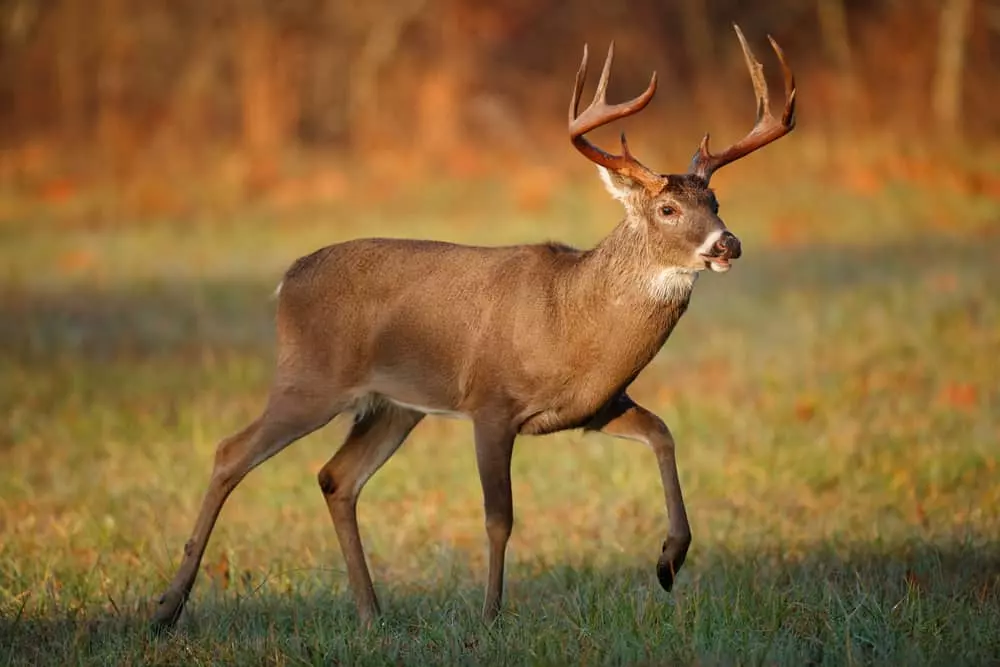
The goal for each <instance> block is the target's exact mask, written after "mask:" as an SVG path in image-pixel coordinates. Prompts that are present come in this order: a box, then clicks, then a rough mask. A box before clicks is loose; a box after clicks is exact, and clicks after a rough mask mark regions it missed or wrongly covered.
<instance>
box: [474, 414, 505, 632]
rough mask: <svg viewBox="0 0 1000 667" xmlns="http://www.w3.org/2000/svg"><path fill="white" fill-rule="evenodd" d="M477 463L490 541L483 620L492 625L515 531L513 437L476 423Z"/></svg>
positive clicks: (498, 608)
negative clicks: (511, 538) (512, 464)
mask: <svg viewBox="0 0 1000 667" xmlns="http://www.w3.org/2000/svg"><path fill="white" fill-rule="evenodd" d="M475 432H476V463H477V465H478V466H479V479H480V481H481V482H482V485H483V510H484V513H485V515H486V535H487V537H488V538H489V543H490V544H489V550H490V555H489V558H490V560H489V568H490V570H489V575H488V576H487V582H486V599H485V601H484V602H483V621H485V622H486V623H492V622H493V621H494V620H495V619H496V617H497V615H498V614H499V613H500V604H501V602H502V600H503V568H504V558H505V556H506V553H507V541H508V540H509V539H510V533H511V531H512V530H513V528H514V499H513V495H512V493H511V489H510V458H511V455H512V454H513V451H514V434H513V433H512V432H511V431H510V430H509V429H507V428H498V427H495V426H491V425H487V424H484V423H480V422H476V425H475Z"/></svg>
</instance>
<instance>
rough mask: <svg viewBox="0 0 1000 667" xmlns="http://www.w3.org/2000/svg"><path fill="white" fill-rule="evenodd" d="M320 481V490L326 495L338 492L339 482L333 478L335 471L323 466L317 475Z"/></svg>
mask: <svg viewBox="0 0 1000 667" xmlns="http://www.w3.org/2000/svg"><path fill="white" fill-rule="evenodd" d="M316 478H317V480H318V481H319V490H320V491H322V492H323V495H324V496H327V497H330V496H332V495H333V494H335V493H336V492H337V482H336V481H335V480H334V479H333V473H332V472H330V471H329V470H327V469H326V468H323V469H322V470H320V471H319V474H318V475H317V476H316Z"/></svg>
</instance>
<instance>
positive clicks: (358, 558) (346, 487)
mask: <svg viewBox="0 0 1000 667" xmlns="http://www.w3.org/2000/svg"><path fill="white" fill-rule="evenodd" d="M423 418H424V414H423V413H421V412H416V411H413V410H407V409H405V408H401V407H398V406H395V405H392V404H390V403H385V402H381V403H376V404H374V405H373V406H372V407H371V409H370V410H369V411H368V412H366V413H359V414H358V415H357V417H355V421H354V426H352V427H351V431H350V433H349V434H348V435H347V439H346V440H345V441H344V444H343V445H341V447H340V449H339V450H338V451H337V453H336V454H335V455H334V456H333V458H331V459H330V460H329V461H328V462H327V463H326V465H324V466H323V468H322V469H321V470H320V471H319V474H318V475H317V478H318V480H319V487H320V490H321V491H322V492H323V497H324V498H325V499H326V505H327V508H328V509H329V510H330V517H331V518H332V519H333V527H334V529H335V530H336V531H337V540H338V541H339V543H340V550H341V552H342V553H343V555H344V562H345V564H346V566H347V578H348V582H349V584H350V587H351V592H352V593H353V594H354V602H355V604H356V605H357V609H358V617H359V618H360V619H361V622H362V623H363V624H365V625H368V624H370V623H371V622H372V620H374V618H375V617H376V616H377V615H378V613H379V606H378V599H377V598H376V596H375V588H374V586H373V585H372V578H371V574H370V573H369V572H368V565H367V564H366V563H365V552H364V546H363V545H362V543H361V534H360V533H359V532H358V514H357V507H358V496H359V495H360V494H361V490H362V489H363V488H364V486H365V483H366V482H367V481H368V480H369V479H370V478H371V476H372V475H374V474H375V472H376V471H377V470H378V469H379V468H381V467H382V464H384V463H385V462H386V461H388V460H389V457H390V456H392V455H393V454H394V453H395V452H396V450H397V449H399V447H400V445H402V444H403V441H404V440H405V439H406V436H407V435H409V434H410V431H412V430H413V428H414V427H415V426H416V425H417V424H418V423H420V420H421V419H423Z"/></svg>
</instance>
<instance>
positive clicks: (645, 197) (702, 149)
mask: <svg viewBox="0 0 1000 667" xmlns="http://www.w3.org/2000/svg"><path fill="white" fill-rule="evenodd" d="M733 27H734V28H735V29H736V35H737V37H738V38H739V40H740V45H741V46H742V47H743V55H744V58H745V59H746V63H747V68H748V69H749V70H750V76H751V79H752V80H753V86H754V92H755V94H756V96H757V122H756V123H755V124H754V127H753V129H752V130H750V132H749V133H748V134H747V135H746V136H745V137H744V138H743V139H741V140H740V141H738V142H736V143H735V144H733V145H732V146H730V147H729V148H727V149H726V150H724V151H722V152H721V153H718V154H713V153H711V152H710V151H709V148H708V135H707V134H706V135H705V137H704V139H702V142H701V145H700V146H699V147H698V150H697V152H696V153H695V155H694V158H693V159H692V161H691V166H690V168H689V169H688V172H687V173H686V174H658V173H656V172H654V171H652V170H651V169H649V168H648V167H646V166H645V165H643V164H642V163H641V162H639V161H638V160H637V159H636V158H635V157H634V156H633V155H632V154H631V153H630V152H629V148H628V143H627V141H626V140H625V133H624V132H623V133H622V135H621V154H620V155H612V154H610V153H607V152H605V151H603V150H601V149H600V148H598V147H597V146H595V145H593V144H592V143H590V142H589V141H588V140H587V139H586V138H585V137H584V135H585V134H586V133H587V132H590V131H591V130H593V129H595V128H598V127H600V126H602V125H606V124H608V123H610V122H612V121H615V120H618V119H620V118H625V117H627V116H631V115H633V114H636V113H638V112H639V111H641V110H642V109H644V108H645V107H646V105H647V104H649V102H650V101H651V100H652V99H653V95H654V94H655V93H656V73H655V72H654V73H653V76H652V78H651V79H650V82H649V86H648V87H647V88H646V90H645V92H643V93H642V94H641V95H639V96H638V97H636V98H635V99H632V100H630V101H628V102H622V103H621V104H614V105H609V104H608V103H607V99H606V95H607V87H608V79H609V77H610V74H611V63H612V61H613V59H614V43H613V42H612V44H611V46H610V48H609V49H608V57H607V59H606V60H605V61H604V70H603V71H602V73H601V79H600V81H599V82H598V84H597V91H596V93H595V94H594V99H593V101H592V102H591V103H590V106H588V107H587V108H586V109H584V111H583V112H582V113H577V111H578V108H579V104H580V93H581V92H582V91H583V84H584V80H585V79H586V76H587V47H586V46H584V48H583V62H581V63H580V69H579V70H578V71H577V74H576V84H575V87H574V89H573V98H572V100H571V102H570V107H569V134H570V139H571V140H572V142H573V145H574V146H576V148H577V150H579V151H580V152H581V153H583V155H584V156H586V157H587V159H589V160H590V161H591V162H594V163H595V164H597V165H598V171H599V173H600V176H601V179H602V180H603V181H604V184H605V186H606V187H607V189H608V191H609V192H610V193H611V195H612V196H613V197H614V198H615V199H617V200H619V201H620V202H622V204H623V205H624V206H625V212H626V216H627V220H628V221H629V222H630V224H632V225H633V226H635V227H638V228H640V229H641V230H642V231H644V233H645V236H646V239H647V244H648V246H649V251H650V254H651V255H652V256H654V257H656V259H657V261H658V262H659V263H661V265H662V266H664V267H671V268H673V269H677V270H682V271H691V272H694V271H700V270H702V269H705V268H711V269H712V270H713V271H716V272H725V271H728V270H729V268H730V266H731V261H732V260H734V259H736V258H738V257H739V256H740V255H741V252H742V251H741V247H740V241H739V239H738V238H736V236H735V235H734V234H733V233H732V232H730V231H729V230H728V229H726V225H725V223H723V222H722V219H721V218H720V217H719V203H718V201H717V200H716V198H715V193H714V192H713V191H712V190H711V189H710V188H709V186H708V184H709V180H710V179H711V177H712V174H713V173H715V171H716V170H717V169H719V168H720V167H722V166H724V165H726V164H729V163H730V162H733V161H735V160H738V159H739V158H741V157H744V156H745V155H748V154H750V153H752V152H753V151H755V150H757V149H758V148H761V147H763V146H766V145H767V144H769V143H771V142H772V141H775V140H777V139H779V138H781V137H783V136H784V135H786V134H788V133H789V132H791V131H792V129H793V128H794V127H795V78H794V77H793V75H792V72H791V70H790V69H789V68H788V65H787V64H786V63H785V57H784V54H783V53H782V51H781V48H780V47H779V46H778V44H777V43H776V42H775V41H774V40H773V39H771V38H770V37H768V39H769V40H770V42H771V46H772V48H773V49H774V52H775V53H776V54H777V56H778V60H779V61H780V63H781V67H782V70H783V72H784V77H785V109H784V112H783V113H782V115H781V119H780V120H778V119H776V118H775V117H774V116H772V115H771V112H770V105H769V102H768V91H767V83H766V82H765V80H764V74H763V67H762V66H761V64H760V63H759V62H758V61H757V59H756V58H755V57H754V55H753V53H752V52H751V51H750V47H749V46H748V45H747V42H746V39H745V38H744V37H743V33H742V32H741V31H740V29H739V26H735V25H734V26H733Z"/></svg>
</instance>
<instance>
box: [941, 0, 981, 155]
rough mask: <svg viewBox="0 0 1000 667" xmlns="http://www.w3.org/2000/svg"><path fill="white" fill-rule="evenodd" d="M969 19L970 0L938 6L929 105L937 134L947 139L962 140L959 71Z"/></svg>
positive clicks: (944, 3)
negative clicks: (938, 20) (935, 63)
mask: <svg viewBox="0 0 1000 667" xmlns="http://www.w3.org/2000/svg"><path fill="white" fill-rule="evenodd" d="M971 15H972V0H944V1H943V3H942V5H941V20H940V25H939V30H938V52H937V69H936V71H935V73H934V91H933V99H932V101H931V104H932V108H933V111H934V118H935V120H936V122H937V126H938V130H939V131H940V132H941V134H942V135H943V136H944V137H946V138H949V139H960V138H961V122H962V70H963V68H964V66H965V43H966V41H967V39H968V36H969V27H970V24H971V22H970V21H969V18H970V16H971Z"/></svg>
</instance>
